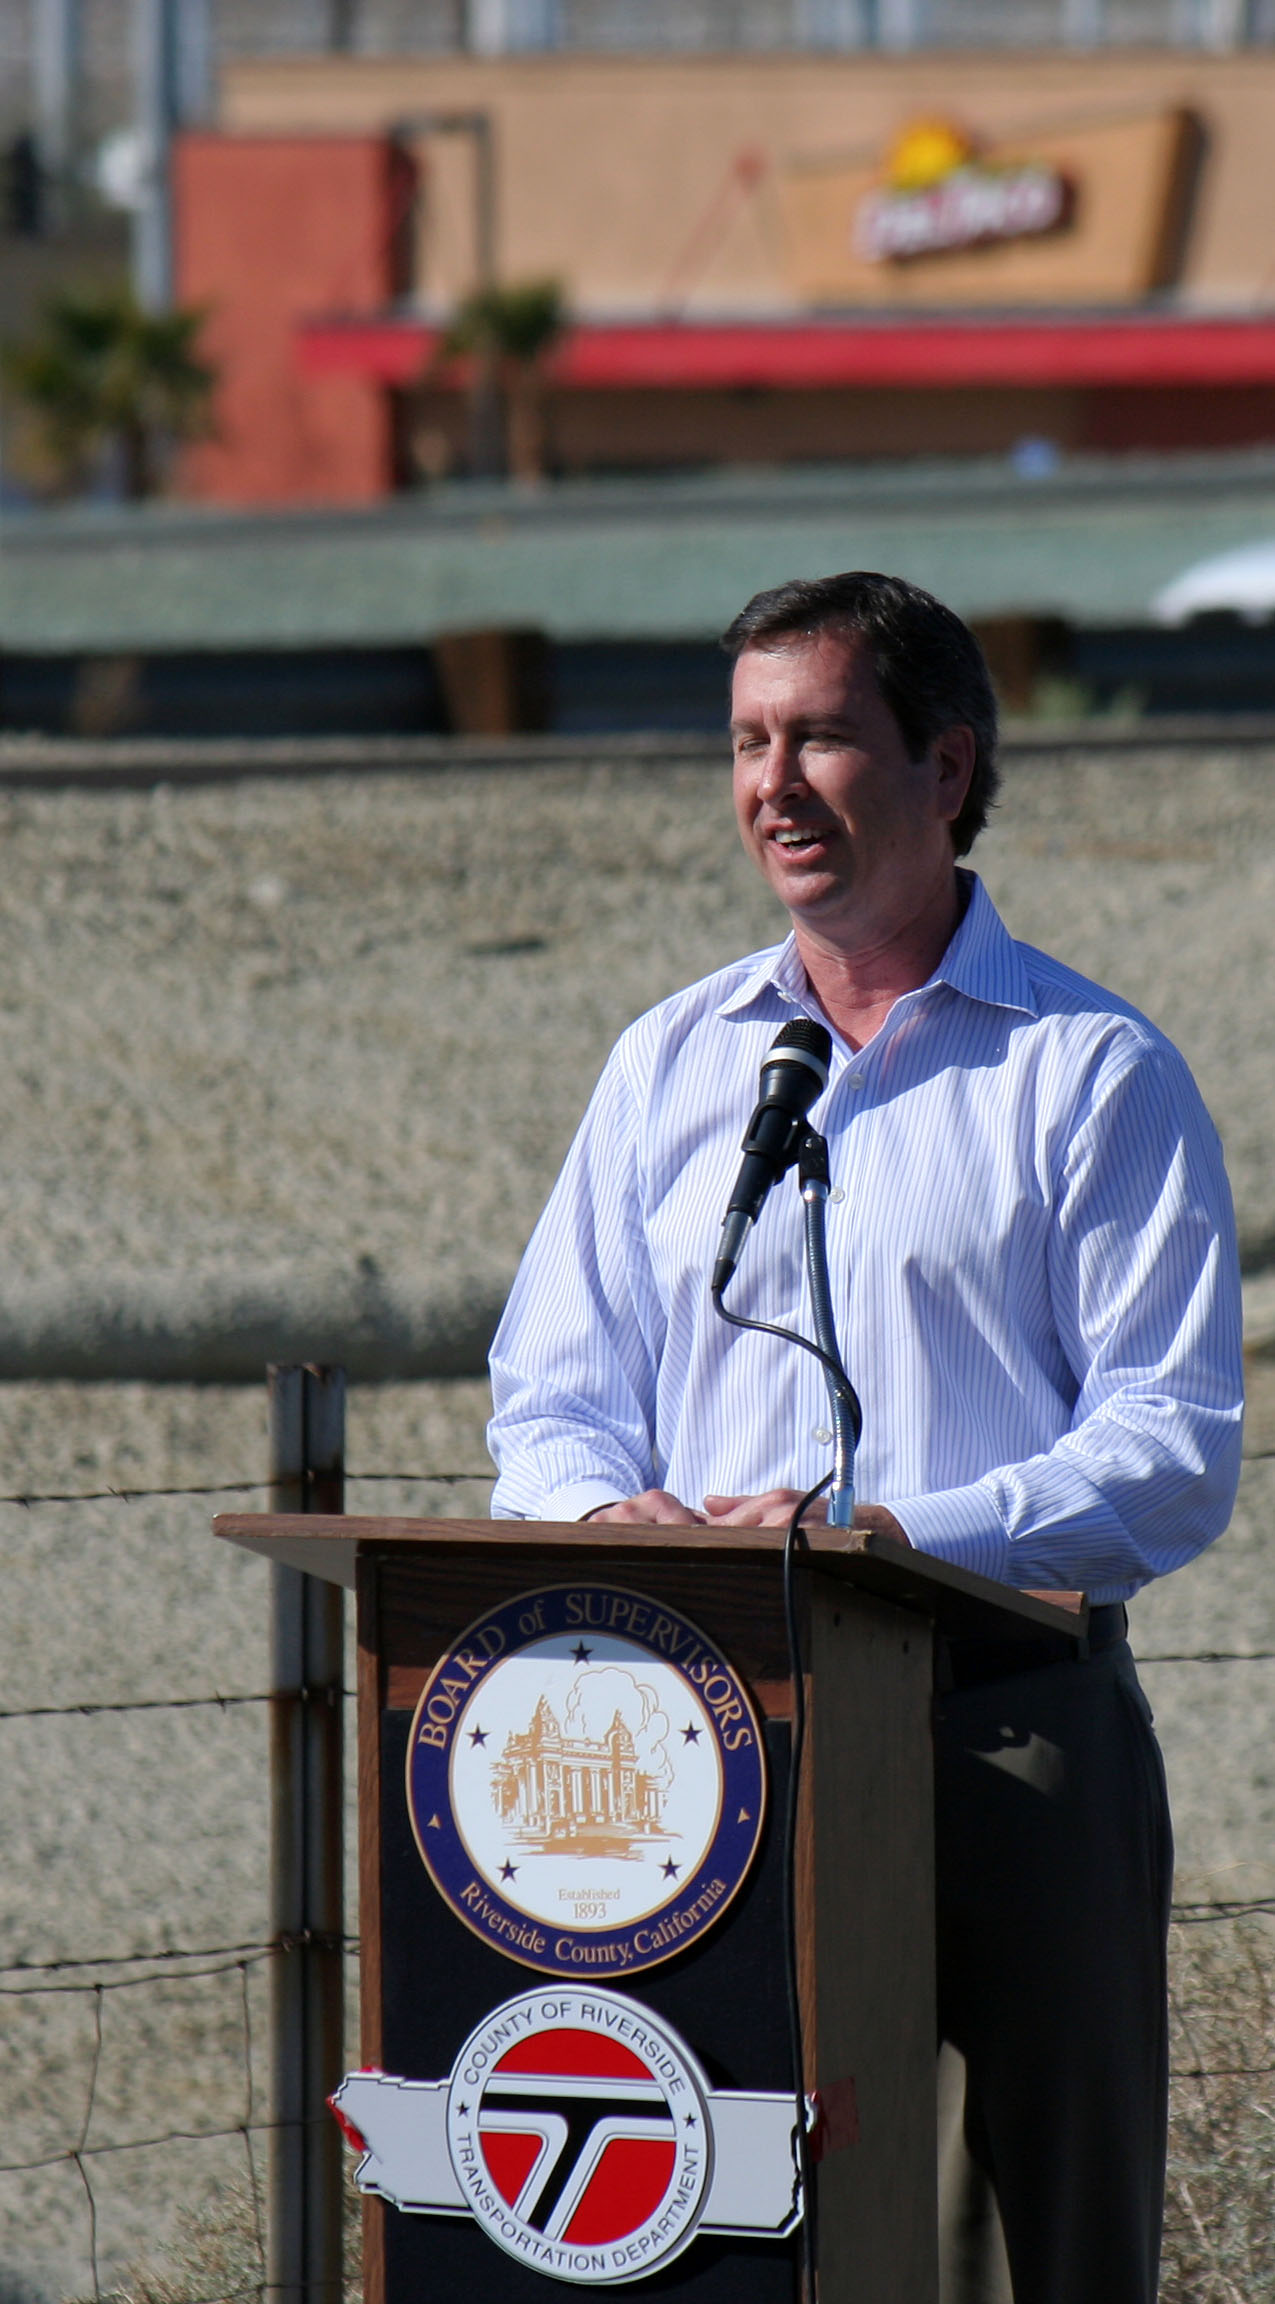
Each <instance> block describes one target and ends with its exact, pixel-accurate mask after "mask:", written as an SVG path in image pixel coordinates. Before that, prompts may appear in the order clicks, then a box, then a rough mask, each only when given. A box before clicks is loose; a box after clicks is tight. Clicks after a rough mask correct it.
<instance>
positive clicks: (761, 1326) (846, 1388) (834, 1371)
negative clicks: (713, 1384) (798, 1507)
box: [710, 1288, 863, 1496]
mask: <svg viewBox="0 0 1275 2304" xmlns="http://www.w3.org/2000/svg"><path fill="white" fill-rule="evenodd" d="M710 1293H711V1295H712V1299H713V1310H714V1311H715V1312H719V1313H720V1314H721V1316H722V1319H723V1320H725V1321H728V1322H729V1324H730V1326H731V1327H732V1328H755V1329H756V1331H757V1333H758V1335H759V1336H778V1337H780V1338H781V1339H782V1340H783V1342H784V1343H785V1344H799V1345H800V1346H801V1349H802V1351H803V1352H810V1353H812V1354H813V1356H814V1358H815V1359H816V1360H817V1361H818V1362H819V1364H820V1366H821V1367H822V1368H824V1369H826V1371H827V1373H828V1375H829V1376H830V1377H831V1378H832V1380H833V1382H834V1383H835V1385H836V1387H837V1390H838V1392H839V1393H840V1394H841V1397H842V1398H843V1399H844V1401H845V1402H846V1404H847V1406H848V1408H849V1410H850V1415H851V1418H852V1420H853V1423H854V1444H855V1447H856V1448H857V1447H858V1445H859V1437H860V1434H861V1433H862V1431H863V1410H862V1408H861V1407H860V1405H859V1395H858V1393H857V1392H856V1391H855V1388H854V1386H853V1384H852V1383H851V1381H850V1379H849V1377H848V1376H847V1374H846V1372H845V1369H844V1368H843V1367H842V1365H841V1363H840V1361H839V1360H835V1359H834V1358H833V1356H832V1354H831V1352H825V1351H824V1349H823V1346H822V1345H821V1344H815V1343H813V1342H812V1340H811V1338H810V1337H809V1336H802V1335H800V1334H799V1333H798V1331H797V1330H796V1329H795V1328H780V1327H779V1326H778V1325H777V1323H776V1322H775V1321H773V1320H750V1319H749V1318H748V1317H747V1315H746V1314H745V1313H743V1312H728V1311H727V1309H726V1306H725V1305H724V1304H723V1302H722V1291H721V1289H720V1288H714V1289H712V1290H711V1291H710ZM831 1478H832V1474H831V1473H829V1474H828V1480H831ZM827 1485H828V1481H827V1480H821V1481H820V1483H819V1486H818V1487H817V1488H815V1489H812V1491H811V1494H812V1495H815V1496H818V1495H821V1494H822V1492H823V1490H824V1489H825V1488H826V1487H827Z"/></svg>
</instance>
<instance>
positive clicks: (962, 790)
mask: <svg viewBox="0 0 1275 2304" xmlns="http://www.w3.org/2000/svg"><path fill="white" fill-rule="evenodd" d="M975 749H976V747H975V741H974V731H973V729H972V728H967V727H966V726H965V725H964V724H963V723H958V725H957V726H956V727H954V728H944V729H943V731H942V733H941V734H940V735H938V736H936V737H935V739H934V742H933V743H932V744H931V746H930V758H931V760H932V761H933V762H934V766H935V768H936V770H937V772H938V774H937V786H936V789H937V795H938V808H939V815H940V817H941V819H942V821H943V822H944V823H945V824H954V823H955V822H956V819H957V817H958V816H959V815H960V813H961V810H962V808H963V807H964V806H965V801H966V796H967V794H968V792H969V788H970V779H971V777H972V776H973V774H974V753H975Z"/></svg>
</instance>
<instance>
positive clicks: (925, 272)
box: [779, 107, 1199, 306]
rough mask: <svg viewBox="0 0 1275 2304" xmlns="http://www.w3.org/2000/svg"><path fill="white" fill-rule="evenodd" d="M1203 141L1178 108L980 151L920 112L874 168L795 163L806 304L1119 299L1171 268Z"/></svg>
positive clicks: (788, 171)
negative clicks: (924, 118)
mask: <svg viewBox="0 0 1275 2304" xmlns="http://www.w3.org/2000/svg"><path fill="white" fill-rule="evenodd" d="M1198 148H1199V130H1198V128H1197V126H1196V123H1195V120H1194V117H1193V116H1192V115H1191V114H1190V113H1189V112H1187V111H1185V110H1183V109H1180V108H1177V107H1174V108H1166V109H1164V110H1160V111H1156V112H1148V113H1144V114H1142V115H1140V116H1134V117H1130V116H1128V115H1126V116H1125V117H1123V118H1120V119H1115V120H1105V121H1096V122H1095V121H1093V120H1092V119H1091V120H1090V122H1089V123H1087V124H1078V125H1077V126H1076V127H1074V128H1072V129H1070V130H1065V129H1064V130H1059V129H1052V130H1051V131H1050V132H1049V133H1047V134H1042V135H1040V136H1037V137H1033V138H1032V139H1031V140H1030V142H1028V141H1026V140H1024V141H1023V142H1022V143H1021V144H1019V145H1016V146H1014V147H1008V146H1007V147H1006V148H1004V149H1001V148H995V147H993V148H986V147H984V148H980V147H979V146H978V145H977V144H976V143H975V141H974V140H973V138H971V137H970V136H969V135H967V134H966V133H965V132H964V131H963V130H962V129H961V127H960V126H959V125H957V124H956V123H955V122H949V121H945V120H942V119H928V120H916V121H913V122H912V123H910V124H909V125H908V126H906V127H905V128H904V129H903V131H902V132H901V134H900V135H899V136H897V137H896V139H895V141H894V143H893V145H892V147H891V149H890V151H889V153H888V154H887V156H886V158H885V161H884V163H883V164H882V165H880V166H878V167H876V168H872V167H867V166H865V165H863V164H862V163H861V162H857V161H847V160H844V159H826V160H817V159H811V160H804V159H795V160H792V161H790V162H789V163H788V164H787V166H786V167H785V168H784V169H783V171H782V173H781V177H780V186H779V190H780V200H781V206H782V213H783V217H784V224H785V230H786V240H787V248H788V258H789V268H790V278H791V283H792V286H793V289H794V290H795V292H796V294H797V295H798V297H799V298H800V299H801V300H802V301H803V302H805V303H808V304H823V305H847V304H850V305H855V304H860V305H862V304H890V305H894V306H898V305H899V304H909V303H910V304H915V305H918V306H934V305H942V304H970V305H985V306H986V305H998V304H1077V303H1092V304H1104V303H1112V304H1119V303H1128V302H1131V301H1136V300H1137V299H1139V298H1140V297H1143V296H1146V295H1148V294H1149V293H1151V291H1152V290H1154V289H1156V288H1159V287H1162V286H1164V285H1167V284H1168V282H1169V281H1170V280H1172V278H1173V277H1174V274H1175V270H1176V265H1177V258H1178V252H1179V242H1180V237H1181V230H1182V223H1183V218H1184V215H1185V211H1186V205H1187V202H1188V200H1189V195H1190V187H1191V178H1192V174H1193V170H1194V167H1195V164H1196V158H1197V153H1198Z"/></svg>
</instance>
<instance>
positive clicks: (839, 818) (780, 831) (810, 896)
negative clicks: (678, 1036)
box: [731, 632, 973, 952]
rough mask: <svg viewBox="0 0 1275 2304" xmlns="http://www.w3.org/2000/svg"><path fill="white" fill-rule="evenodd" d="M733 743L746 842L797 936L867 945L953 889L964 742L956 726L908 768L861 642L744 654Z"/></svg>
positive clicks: (832, 637)
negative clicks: (953, 836)
mask: <svg viewBox="0 0 1275 2304" xmlns="http://www.w3.org/2000/svg"><path fill="white" fill-rule="evenodd" d="M731 739H732V745H733V749H734V761H735V813H736V816H737V818H738V821H739V829H740V833H741V835H742V837H743V842H744V846H745V848H746V849H747V850H748V853H749V855H750V856H752V857H753V859H754V861H755V862H756V864H757V865H758V867H759V869H760V871H761V873H762V876H763V878H764V879H766V880H767V881H768V882H769V883H770V886H771V887H772V888H773V889H774V891H775V894H776V896H777V897H778V898H779V901H780V903H781V904H783V905H784V906H785V908H786V910H787V911H788V912H789V914H790V915H791V917H792V919H793V922H794V925H795V926H797V927H798V928H799V929H800V928H803V927H804V928H807V929H808V930H810V931H811V932H812V933H814V934H816V935H818V936H819V937H820V938H821V940H823V941H826V942H829V943H831V944H833V945H836V946H837V947H838V948H840V949H843V950H845V951H847V952H849V951H854V950H866V949H870V948H872V947H874V946H876V945H879V944H880V943H882V942H889V941H891V940H892V939H893V938H894V937H896V936H897V935H898V934H899V933H900V932H901V931H903V930H905V929H906V928H907V927H908V925H909V923H910V922H911V921H912V920H913V919H914V918H915V917H916V915H917V913H918V910H920V909H923V908H924V907H925V905H926V904H927V903H929V902H930V901H932V900H933V898H934V896H935V895H936V893H938V892H939V891H940V890H942V889H943V888H950V886H951V879H952V871H953V851H952V839H951V831H950V826H951V824H952V822H953V820H954V818H955V817H956V816H957V815H958V814H959V812H960V808H961V806H962V803H963V801H964V797H965V792H966V790H967V788H968V785H969V778H970V769H971V766H972V760H973V745H972V739H970V736H969V731H968V730H967V729H964V728H957V729H952V730H949V731H948V732H947V734H946V735H944V736H941V737H939V738H938V739H937V741H936V742H935V743H934V744H932V745H931V746H930V748H929V750H928V751H927V752H926V754H925V756H924V758H923V759H921V760H909V758H908V755H907V747H906V746H905V744H904V742H903V738H902V735H901V734H900V732H899V727H898V723H897V721H896V720H895V717H894V714H893V713H892V712H891V710H890V708H889V706H888V705H887V704H886V702H885V700H884V698H883V697H882V695H881V691H880V689H879V688H878V687H877V682H876V674H875V672H874V671H873V669H872V663H871V659H870V657H869V655H868V652H867V649H866V648H865V646H864V644H863V642H862V641H861V640H859V639H857V638H851V637H847V636H846V635H844V634H841V633H836V632H823V633H818V634H815V635H814V636H813V637H810V638H805V637H801V636H798V637H796V638H794V639H793V640H792V641H790V642H788V643H786V644H785V645H784V646H782V647H772V648H746V649H745V650H744V653H743V655H742V656H740V657H739V658H738V660H737V662H736V665H735V674H734V680H733V683H732V689H731Z"/></svg>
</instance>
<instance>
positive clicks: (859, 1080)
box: [850, 1072, 863, 1090]
mask: <svg viewBox="0 0 1275 2304" xmlns="http://www.w3.org/2000/svg"><path fill="white" fill-rule="evenodd" d="M850 1086H851V1087H852V1088H854V1089H856V1090H857V1089H859V1088H862V1086H863V1074H862V1072H852V1073H851V1075H850Z"/></svg>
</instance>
